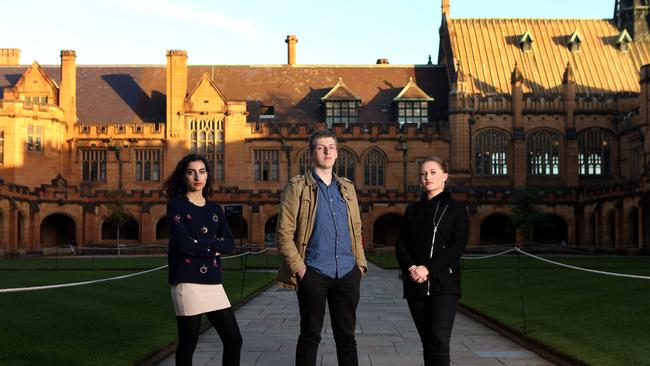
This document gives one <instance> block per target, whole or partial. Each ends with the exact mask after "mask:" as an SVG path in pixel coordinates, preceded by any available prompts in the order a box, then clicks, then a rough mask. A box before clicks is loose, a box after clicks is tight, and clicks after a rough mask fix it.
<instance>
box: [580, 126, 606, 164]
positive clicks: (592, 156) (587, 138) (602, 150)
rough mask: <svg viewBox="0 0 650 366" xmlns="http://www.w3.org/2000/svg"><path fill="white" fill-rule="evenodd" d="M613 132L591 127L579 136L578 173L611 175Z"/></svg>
mask: <svg viewBox="0 0 650 366" xmlns="http://www.w3.org/2000/svg"><path fill="white" fill-rule="evenodd" d="M610 160H611V133H609V132H607V131H605V130H601V129H591V130H587V131H586V132H583V133H581V134H580V136H578V173H579V174H580V175H587V176H589V175H591V176H597V175H601V176H602V175H609V174H610Z"/></svg>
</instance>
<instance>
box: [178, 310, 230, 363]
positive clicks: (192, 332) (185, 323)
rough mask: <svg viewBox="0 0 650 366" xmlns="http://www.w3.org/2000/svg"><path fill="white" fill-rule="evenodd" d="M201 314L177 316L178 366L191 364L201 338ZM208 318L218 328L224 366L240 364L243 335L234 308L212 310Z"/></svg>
mask: <svg viewBox="0 0 650 366" xmlns="http://www.w3.org/2000/svg"><path fill="white" fill-rule="evenodd" d="M201 315H202V314H199V315H192V316H177V317H176V326H177V328H178V347H177V349H176V366H191V365H192V355H193V354H194V349H195V348H196V343H197V342H198V340H199V331H200V328H201ZM205 315H207V317H208V320H210V323H212V326H213V327H214V329H216V330H217V333H218V334H219V337H220V338H221V342H222V343H223V357H222V359H221V363H222V365H224V366H239V359H240V355H241V347H242V337H241V334H240V333H239V326H238V325H237V319H235V313H234V312H233V311H232V308H227V309H223V310H217V311H212V312H209V313H206V314H205Z"/></svg>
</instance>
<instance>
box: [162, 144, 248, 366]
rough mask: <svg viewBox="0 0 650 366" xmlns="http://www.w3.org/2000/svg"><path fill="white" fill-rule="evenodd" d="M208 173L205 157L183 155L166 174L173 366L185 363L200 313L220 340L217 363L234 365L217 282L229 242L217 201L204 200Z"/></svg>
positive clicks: (231, 317) (237, 343)
mask: <svg viewBox="0 0 650 366" xmlns="http://www.w3.org/2000/svg"><path fill="white" fill-rule="evenodd" d="M212 181H213V178H212V173H211V171H210V164H209V163H208V161H207V160H206V159H205V157H203V156H201V155H198V154H190V155H187V156H185V157H184V158H183V159H181V161H179V162H178V164H177V165H176V169H174V171H173V172H172V174H171V175H170V176H169V178H167V180H166V181H165V183H164V185H163V189H164V191H165V193H166V194H167V220H168V222H169V227H170V234H171V235H170V240H169V252H168V257H167V260H168V263H169V278H168V279H169V284H170V285H171V292H172V301H173V303H174V309H175V312H176V325H177V327H178V348H177V350H176V365H191V364H192V355H193V353H194V349H195V348H196V344H197V341H198V337H199V329H200V326H201V316H202V315H203V314H206V316H207V317H208V319H209V320H210V322H211V323H212V325H213V326H214V328H215V329H216V330H217V333H218V334H219V336H220V337H221V341H222V342H223V358H222V363H223V365H228V366H231V365H239V362H240V353H241V346H242V337H241V334H240V332H239V326H238V325H237V320H236V319H235V314H234V312H233V310H232V308H231V307H230V301H229V300H228V296H227V295H226V293H225V291H224V289H223V285H222V282H221V255H222V254H225V253H229V252H232V250H233V249H234V247H235V240H234V238H233V235H232V232H231V231H230V228H229V227H228V223H227V222H226V217H225V215H224V213H223V211H222V210H221V207H220V206H219V204H217V203H216V202H214V201H210V200H208V198H209V196H210V195H211V193H212V187H211V186H212Z"/></svg>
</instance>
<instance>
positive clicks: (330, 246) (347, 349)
mask: <svg viewBox="0 0 650 366" xmlns="http://www.w3.org/2000/svg"><path fill="white" fill-rule="evenodd" d="M309 150H310V152H311V158H312V162H313V169H312V170H308V171H306V172H305V175H298V176H295V177H293V178H291V179H290V180H289V183H288V184H287V187H286V188H285V190H284V193H283V194H282V202H281V206H280V214H279V217H278V226H277V227H278V231H277V235H276V240H277V242H278V248H279V249H280V253H281V255H282V264H281V266H280V270H279V272H278V280H279V281H280V283H281V284H282V285H284V286H287V287H291V288H294V289H296V288H297V290H298V291H297V294H298V306H299V307H300V336H299V337H298V344H297V346H296V365H297V366H314V365H316V357H317V353H318V344H319V343H320V339H321V337H320V334H321V330H322V328H323V318H324V316H325V303H326V302H327V303H328V305H329V310H330V317H331V319H332V331H333V333H334V341H335V342H336V356H337V359H338V363H339V365H355V366H356V365H358V357H357V346H356V340H355V338H354V329H355V325H356V309H357V305H358V303H359V287H360V281H361V275H362V274H363V273H364V272H366V271H367V263H366V257H365V255H364V253H363V246H362V244H361V216H360V214H359V204H358V202H357V195H356V192H355V190H354V185H353V184H352V182H351V181H350V180H349V179H347V178H342V177H338V176H337V175H336V174H334V173H333V171H332V170H333V167H334V163H335V162H336V158H337V156H338V155H337V140H336V135H334V132H332V131H330V130H319V131H316V132H314V133H313V134H312V135H311V136H310V137H309Z"/></svg>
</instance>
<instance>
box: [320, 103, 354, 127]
mask: <svg viewBox="0 0 650 366" xmlns="http://www.w3.org/2000/svg"><path fill="white" fill-rule="evenodd" d="M358 116H359V104H358V103H357V101H356V100H330V101H327V102H325V123H327V126H328V127H332V124H333V123H344V124H345V126H346V127H347V126H349V124H350V123H356V122H357V120H358Z"/></svg>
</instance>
